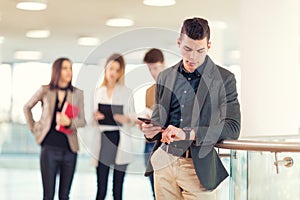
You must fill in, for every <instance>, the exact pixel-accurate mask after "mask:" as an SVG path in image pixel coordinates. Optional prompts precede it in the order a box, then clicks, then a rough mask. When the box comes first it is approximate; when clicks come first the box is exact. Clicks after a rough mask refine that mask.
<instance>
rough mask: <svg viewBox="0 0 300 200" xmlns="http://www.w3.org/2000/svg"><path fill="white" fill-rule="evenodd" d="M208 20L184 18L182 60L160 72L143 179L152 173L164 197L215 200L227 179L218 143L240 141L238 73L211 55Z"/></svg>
mask: <svg viewBox="0 0 300 200" xmlns="http://www.w3.org/2000/svg"><path fill="white" fill-rule="evenodd" d="M209 39H210V29H209V26H208V22H207V20H205V19H202V18H191V19H186V20H185V21H184V23H183V26H182V29H181V33H180V37H179V39H178V46H179V48H180V53H181V56H182V60H181V61H180V62H179V63H178V64H176V65H175V66H173V67H170V68H168V69H166V70H164V71H163V72H161V73H160V75H159V76H158V79H157V82H156V93H155V98H156V99H155V106H154V111H153V115H152V121H155V122H158V123H159V124H160V125H161V126H157V125H154V124H156V123H153V124H145V123H144V124H143V125H142V130H143V132H144V134H145V137H146V138H147V139H148V140H150V141H153V140H156V145H155V146H154V149H153V153H152V155H151V159H150V162H149V164H148V166H147V171H146V173H145V175H146V176H147V175H150V174H152V173H153V170H154V180H155V181H154V182H155V196H156V199H157V200H160V199H205V200H207V199H216V193H215V190H214V189H215V188H216V187H217V186H218V185H219V184H220V183H221V182H222V181H223V180H224V179H225V178H226V177H227V176H228V173H227V171H226V169H225V168H224V166H223V165H222V163H221V160H220V159H219V157H218V154H217V153H216V151H215V149H214V145H215V144H216V143H217V142H220V141H221V140H225V139H237V138H238V136H239V133H240V105H239V102H238V99H237V91H236V81H235V77H234V75H233V74H232V73H231V72H229V71H227V70H225V69H223V68H221V67H219V66H217V65H216V64H214V62H213V61H212V60H211V58H210V57H209V56H208V55H207V52H208V50H209V48H210V46H211V43H210V40H209Z"/></svg>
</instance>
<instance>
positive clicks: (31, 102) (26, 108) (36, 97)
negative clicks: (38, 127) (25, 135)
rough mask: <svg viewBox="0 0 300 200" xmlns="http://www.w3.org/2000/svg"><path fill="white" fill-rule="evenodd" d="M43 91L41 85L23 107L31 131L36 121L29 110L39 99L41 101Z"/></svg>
mask: <svg viewBox="0 0 300 200" xmlns="http://www.w3.org/2000/svg"><path fill="white" fill-rule="evenodd" d="M44 93H45V89H44V87H43V86H42V87H40V89H39V90H38V91H37V92H36V93H35V94H34V95H33V96H32V97H31V99H30V100H29V101H28V102H27V103H26V104H25V105H24V107H23V111H24V115H25V119H26V122H27V125H28V127H29V129H30V130H31V131H33V126H34V124H35V123H36V122H35V121H34V119H33V117H32V112H31V110H32V108H33V107H34V106H35V105H36V104H37V103H38V102H39V101H42V99H43V96H44Z"/></svg>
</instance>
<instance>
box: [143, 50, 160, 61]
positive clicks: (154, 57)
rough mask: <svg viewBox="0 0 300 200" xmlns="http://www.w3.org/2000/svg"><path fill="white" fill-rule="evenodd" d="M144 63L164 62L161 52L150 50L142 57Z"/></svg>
mask: <svg viewBox="0 0 300 200" xmlns="http://www.w3.org/2000/svg"><path fill="white" fill-rule="evenodd" d="M144 62H145V63H157V62H161V63H163V62H164V55H163V53H162V51H161V50H159V49H155V48H153V49H150V50H149V51H148V52H147V53H146V54H145V57H144Z"/></svg>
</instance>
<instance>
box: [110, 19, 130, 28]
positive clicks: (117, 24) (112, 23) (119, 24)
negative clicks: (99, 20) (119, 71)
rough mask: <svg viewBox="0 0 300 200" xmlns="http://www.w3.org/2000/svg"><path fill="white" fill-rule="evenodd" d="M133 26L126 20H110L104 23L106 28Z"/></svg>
mask: <svg viewBox="0 0 300 200" xmlns="http://www.w3.org/2000/svg"><path fill="white" fill-rule="evenodd" d="M133 24H134V22H133V20H131V19H128V18H112V19H109V20H107V21H106V25H107V26H113V27H128V26H132V25H133Z"/></svg>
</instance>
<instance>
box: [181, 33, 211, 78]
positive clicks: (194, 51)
mask: <svg viewBox="0 0 300 200" xmlns="http://www.w3.org/2000/svg"><path fill="white" fill-rule="evenodd" d="M177 43H178V46H179V48H180V53H181V56H182V59H183V66H184V68H185V69H186V70H187V71H189V72H193V71H195V69H196V68H197V67H199V66H200V65H201V64H202V63H203V62H204V60H205V57H206V54H207V52H208V49H209V48H210V42H207V38H206V37H205V38H204V39H202V40H193V39H191V38H189V37H188V36H187V35H186V34H182V36H181V38H179V39H178V41H177Z"/></svg>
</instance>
